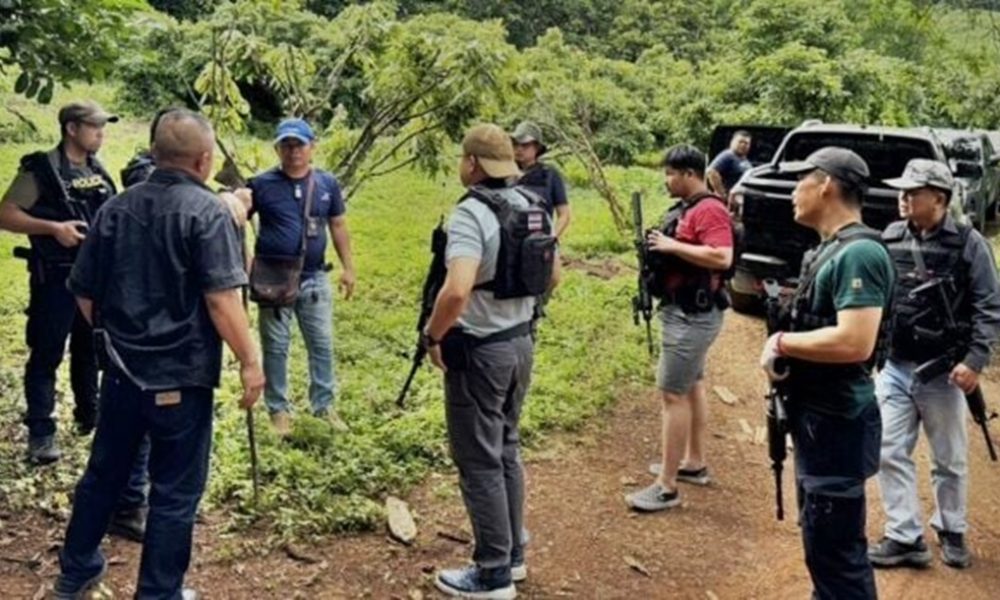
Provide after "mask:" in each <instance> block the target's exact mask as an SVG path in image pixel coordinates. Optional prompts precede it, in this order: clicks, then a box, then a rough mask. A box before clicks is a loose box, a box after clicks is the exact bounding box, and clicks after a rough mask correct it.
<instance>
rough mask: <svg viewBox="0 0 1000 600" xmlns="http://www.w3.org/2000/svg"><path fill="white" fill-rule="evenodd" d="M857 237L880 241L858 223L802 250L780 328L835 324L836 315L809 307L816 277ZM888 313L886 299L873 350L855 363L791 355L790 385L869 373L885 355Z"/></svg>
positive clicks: (787, 329)
mask: <svg viewBox="0 0 1000 600" xmlns="http://www.w3.org/2000/svg"><path fill="white" fill-rule="evenodd" d="M858 240H871V241H874V242H878V243H879V244H882V239H881V236H880V235H879V233H878V232H877V231H875V230H874V229H871V228H869V227H866V226H864V225H861V224H860V223H858V224H854V225H848V226H847V227H844V228H842V229H841V230H840V231H838V232H837V233H836V234H834V236H833V240H832V241H830V243H828V244H827V245H826V246H824V247H821V248H815V249H813V250H811V251H809V252H807V253H806V255H805V256H804V257H803V260H802V271H801V273H800V276H799V285H798V287H797V288H796V289H795V293H794V295H793V296H792V299H791V303H790V304H789V312H788V314H787V315H786V318H785V319H782V320H784V323H783V324H782V326H781V330H783V331H813V330H815V329H821V328H823V327H832V326H834V325H836V324H837V316H836V314H833V315H829V316H827V315H820V314H817V313H816V312H815V309H814V308H813V307H814V306H815V304H816V303H815V292H816V278H817V276H818V275H819V272H820V271H821V270H822V268H823V266H824V265H826V264H827V263H828V262H829V261H831V260H833V259H834V258H835V257H837V256H838V255H840V253H841V252H843V251H844V250H845V249H847V248H848V247H849V246H850V245H851V244H852V243H853V242H855V241H858ZM892 312H893V310H892V305H891V302H890V305H889V306H888V307H886V308H885V309H884V310H883V312H882V321H881V322H880V323H879V332H878V340H877V341H876V343H875V350H874V351H873V352H872V355H871V356H870V357H868V359H867V360H865V361H863V362H858V363H846V364H845V363H837V364H832V363H816V362H810V361H805V360H801V359H797V358H792V359H789V361H788V362H789V365H790V367H791V383H792V385H793V386H794V384H795V382H796V381H799V382H815V381H823V380H829V379H841V380H843V379H854V378H861V377H864V376H866V375H868V374H870V373H871V370H872V369H873V368H875V367H879V368H881V366H882V365H883V364H884V363H885V359H886V357H887V355H888V352H887V350H888V341H889V337H890V335H889V332H890V328H891V326H892V318H891V314H892Z"/></svg>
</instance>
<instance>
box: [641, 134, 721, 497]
mask: <svg viewBox="0 0 1000 600" xmlns="http://www.w3.org/2000/svg"><path fill="white" fill-rule="evenodd" d="M663 167H664V171H665V174H666V184H667V189H668V190H669V192H670V195H671V196H673V197H676V198H681V199H682V200H681V202H679V203H677V204H676V205H675V206H674V207H673V208H671V209H670V211H669V212H668V213H667V218H666V222H665V226H664V228H663V230H662V231H652V232H650V234H649V238H648V243H649V249H650V250H651V251H652V253H653V254H652V256H653V257H654V260H653V261H652V262H653V264H654V267H655V269H656V272H657V273H658V281H657V282H656V283H657V285H656V286H655V287H658V288H660V289H659V292H660V293H661V295H662V302H661V303H660V319H661V321H662V322H663V349H662V352H661V353H660V363H659V366H658V369H657V376H656V383H657V387H659V389H660V393H661V398H662V401H663V407H662V419H663V428H662V438H663V439H662V445H661V455H662V456H661V458H662V463H654V464H653V465H650V472H651V473H653V474H654V475H655V476H656V481H654V482H653V483H652V484H651V485H650V486H649V487H646V488H644V489H642V490H639V491H637V492H635V493H632V494H628V495H627V496H626V497H625V500H626V502H627V503H628V505H629V506H630V507H632V508H633V509H635V510H638V511H644V512H650V511H659V510H664V509H668V508H672V507H674V506H678V505H679V504H680V494H679V493H678V491H677V482H678V481H683V482H685V483H691V484H695V485H707V484H708V483H709V481H710V479H709V474H708V467H707V466H706V462H705V434H706V429H707V421H708V405H707V402H706V399H705V388H704V384H703V383H702V376H703V372H704V369H705V358H706V356H707V355H708V349H709V347H711V345H712V343H713V342H714V341H715V338H716V337H717V336H718V335H719V330H720V329H721V328H722V314H723V311H724V310H725V308H726V307H727V306H728V305H729V303H728V297H727V296H726V291H725V287H724V285H723V273H724V272H725V271H726V270H727V269H728V268H729V266H730V264H731V263H732V261H733V228H732V222H731V221H730V217H729V211H728V210H727V209H726V206H725V204H724V203H723V202H722V200H721V199H720V198H719V197H717V196H715V195H714V194H712V193H711V192H710V191H709V190H708V187H707V186H706V184H705V155H704V154H702V153H701V152H700V151H699V150H697V149H696V148H694V147H692V146H687V145H681V146H675V147H673V148H671V149H670V150H668V151H667V154H666V156H665V157H664V160H663Z"/></svg>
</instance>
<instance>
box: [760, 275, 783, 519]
mask: <svg viewBox="0 0 1000 600" xmlns="http://www.w3.org/2000/svg"><path fill="white" fill-rule="evenodd" d="M764 291H765V292H766V293H767V333H768V335H772V334H774V333H777V332H778V331H781V330H783V329H784V327H782V323H781V322H782V318H781V313H782V307H781V296H780V294H781V285H780V284H779V283H778V282H777V281H775V280H773V279H765V280H764ZM775 366H776V367H780V366H781V363H780V362H779V363H777V364H776V365H775ZM785 368H787V366H786V367H785ZM764 397H765V399H766V400H767V453H768V457H769V458H770V459H771V470H772V471H774V491H775V497H774V500H775V505H776V515H777V517H778V520H779V521H783V520H784V519H785V503H784V499H783V498H782V493H781V471H782V469H783V467H784V462H785V459H786V458H787V457H788V447H787V446H786V438H787V436H788V433H789V431H788V414H787V413H786V412H785V405H786V404H787V402H788V390H787V386H786V384H785V382H784V381H772V382H771V387H770V388H769V389H768V391H767V394H766V395H765V396H764Z"/></svg>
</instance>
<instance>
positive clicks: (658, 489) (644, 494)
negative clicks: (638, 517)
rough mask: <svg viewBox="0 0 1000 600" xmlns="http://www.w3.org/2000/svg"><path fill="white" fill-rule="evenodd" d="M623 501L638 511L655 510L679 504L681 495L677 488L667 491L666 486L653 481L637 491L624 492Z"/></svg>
mask: <svg viewBox="0 0 1000 600" xmlns="http://www.w3.org/2000/svg"><path fill="white" fill-rule="evenodd" d="M625 503H626V504H628V505H629V506H630V507H632V508H633V509H635V510H638V511H640V512H656V511H658V510H666V509H668V508H673V507H675V506H679V505H680V503H681V495H680V494H678V493H677V490H674V491H672V492H669V491H667V488H665V487H663V486H662V485H660V484H658V483H654V484H653V485H651V486H649V487H647V488H644V489H641V490H639V491H638V492H634V493H631V494H626V495H625Z"/></svg>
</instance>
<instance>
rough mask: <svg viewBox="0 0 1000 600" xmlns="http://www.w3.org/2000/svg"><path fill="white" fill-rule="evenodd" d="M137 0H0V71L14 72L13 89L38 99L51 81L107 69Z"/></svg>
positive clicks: (46, 94) (89, 77)
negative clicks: (15, 73)
mask: <svg viewBox="0 0 1000 600" xmlns="http://www.w3.org/2000/svg"><path fill="white" fill-rule="evenodd" d="M143 5H144V3H143V2H142V1H141V0H0V73H2V72H4V71H5V70H7V69H8V68H10V67H14V66H16V67H17V70H18V72H19V75H18V78H17V82H16V83H15V87H14V91H15V93H18V94H24V95H25V96H27V97H28V98H36V99H37V100H38V101H39V102H40V103H42V104H48V103H49V102H50V101H51V100H52V95H53V92H54V90H55V85H56V84H57V83H61V82H70V81H78V80H84V81H93V80H95V79H103V78H104V77H106V76H107V75H109V74H110V72H111V70H112V68H113V67H114V62H115V59H116V58H117V57H118V45H119V44H120V43H121V42H122V41H123V40H124V39H125V38H127V36H128V35H129V34H130V33H131V30H130V29H129V28H128V27H126V26H125V25H126V22H127V18H128V17H129V15H130V14H131V13H132V12H133V11H135V10H138V9H140V8H142V7H143Z"/></svg>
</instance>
